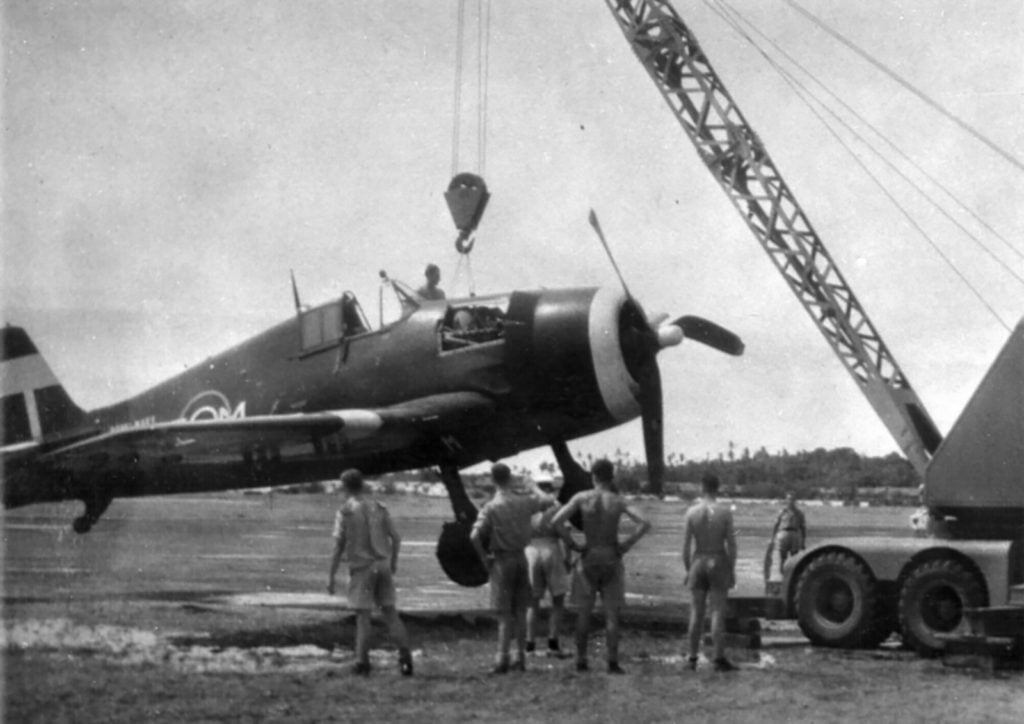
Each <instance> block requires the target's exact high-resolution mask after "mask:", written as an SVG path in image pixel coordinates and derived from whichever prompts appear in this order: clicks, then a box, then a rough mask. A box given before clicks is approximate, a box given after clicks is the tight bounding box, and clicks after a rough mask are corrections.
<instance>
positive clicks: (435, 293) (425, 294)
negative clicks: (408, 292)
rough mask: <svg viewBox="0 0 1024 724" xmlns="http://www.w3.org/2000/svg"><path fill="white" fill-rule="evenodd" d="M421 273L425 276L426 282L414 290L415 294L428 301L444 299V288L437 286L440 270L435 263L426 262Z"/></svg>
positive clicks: (439, 279)
mask: <svg viewBox="0 0 1024 724" xmlns="http://www.w3.org/2000/svg"><path fill="white" fill-rule="evenodd" d="M423 275H424V276H425V277H426V278H427V283H426V284H424V285H423V286H422V287H420V288H419V289H417V290H416V295H417V296H418V297H419V298H420V299H426V300H427V301H430V302H432V301H437V300H440V299H444V290H442V289H441V287H439V286H437V285H438V284H440V283H441V270H440V269H438V267H437V264H427V268H426V270H425V271H424V272H423Z"/></svg>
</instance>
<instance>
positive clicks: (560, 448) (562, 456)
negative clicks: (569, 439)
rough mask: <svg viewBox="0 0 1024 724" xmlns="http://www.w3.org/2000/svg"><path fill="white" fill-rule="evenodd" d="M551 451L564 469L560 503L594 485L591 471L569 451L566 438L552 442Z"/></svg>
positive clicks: (559, 497)
mask: <svg viewBox="0 0 1024 724" xmlns="http://www.w3.org/2000/svg"><path fill="white" fill-rule="evenodd" d="M551 452H553V453H554V454H555V461H556V462H557V463H558V467H559V469H561V471H562V489H561V490H560V491H559V492H558V502H559V503H561V504H562V505H565V504H566V503H568V502H569V499H570V498H571V497H572V496H574V495H576V493H579V492H582V491H584V490H590V489H591V488H592V487H594V484H593V483H592V482H591V480H590V473H588V472H587V471H586V470H584V469H583V466H582V465H580V464H579V463H578V462H576V459H575V458H574V457H573V456H572V453H571V452H569V446H568V445H566V443H565V440H559V441H557V442H553V443H551Z"/></svg>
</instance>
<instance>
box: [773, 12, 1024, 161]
mask: <svg viewBox="0 0 1024 724" xmlns="http://www.w3.org/2000/svg"><path fill="white" fill-rule="evenodd" d="M786 4H787V5H789V6H790V7H791V8H793V9H794V10H796V11H797V12H798V13H800V14H801V15H803V16H804V17H806V18H807V19H808V20H810V21H811V22H812V23H814V24H815V25H817V26H818V27H819V28H821V29H822V30H824V31H825V32H826V33H828V34H829V35H831V36H832V37H833V38H835V39H836V40H838V41H839V42H840V43H842V44H843V45H845V46H846V47H847V48H849V49H850V50H852V51H853V52H854V53H856V54H857V55H859V56H860V57H861V58H863V59H864V60H866V61H867V62H869V63H871V65H873V66H875V67H876V68H878V69H879V70H880V71H882V72H883V73H885V74H886V75H887V76H889V77H890V78H892V80H893V81H895V82H896V83H899V84H900V85H901V86H903V87H904V88H906V89H907V90H908V91H910V92H911V93H913V94H914V95H916V96H917V97H918V98H920V99H921V101H923V102H924V103H926V104H927V105H929V106H931V107H932V108H933V109H935V110H936V111H938V112H939V113H941V114H942V115H943V116H945V117H946V118H948V119H949V120H950V121H952V122H953V123H955V124H957V125H958V126H960V128H962V129H963V130H965V131H966V132H967V133H969V134H971V135H972V136H974V138H976V139H977V140H978V141H980V142H981V143H983V144H985V145H986V146H988V147H989V148H990V149H992V150H993V151H994V152H996V153H997V154H999V155H1000V156H1002V157H1003V158H1004V159H1006V161H1008V162H1009V163H1011V164H1013V165H1014V166H1016V167H1017V170H1018V171H1024V163H1022V162H1021V161H1020V160H1018V159H1017V158H1016V157H1015V156H1013V155H1012V154H1011V153H1009V152H1008V151H1006V150H1005V149H1003V148H1000V147H999V146H997V145H996V144H995V143H994V142H992V141H990V140H989V139H987V138H986V137H985V136H983V135H982V134H981V133H980V132H979V131H977V130H975V129H974V128H972V127H971V125H970V124H969V123H967V122H966V121H964V120H962V119H960V118H958V117H957V116H955V115H953V113H952V112H950V111H949V110H947V109H946V108H945V107H944V106H942V105H941V104H939V103H938V102H937V101H934V100H932V99H931V98H929V97H928V96H927V95H925V94H924V93H923V92H921V91H919V90H918V89H917V88H915V87H914V86H913V85H911V83H910V82H909V81H907V80H905V79H904V78H903V77H901V76H900V75H899V74H898V73H896V71H894V70H892V69H891V68H888V67H887V66H886V65H885V64H883V63H882V62H880V61H879V60H878V59H876V58H872V57H871V55H870V54H869V53H867V52H866V51H864V50H862V49H861V48H859V47H858V46H857V45H856V44H854V43H853V41H851V40H849V39H847V38H846V37H844V36H843V35H842V34H840V33H839V32H838V31H836V30H833V29H832V28H830V27H829V26H828V25H826V24H825V22H824V21H823V20H821V19H820V18H818V17H817V16H815V15H814V14H813V13H811V12H810V11H808V10H806V9H804V8H803V7H802V6H801V5H800V4H799V3H797V2H795V0H786Z"/></svg>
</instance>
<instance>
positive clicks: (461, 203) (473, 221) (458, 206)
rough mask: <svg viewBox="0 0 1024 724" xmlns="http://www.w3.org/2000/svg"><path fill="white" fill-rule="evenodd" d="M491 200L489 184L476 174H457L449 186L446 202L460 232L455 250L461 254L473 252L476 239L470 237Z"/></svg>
mask: <svg viewBox="0 0 1024 724" xmlns="http://www.w3.org/2000/svg"><path fill="white" fill-rule="evenodd" d="M490 198H491V195H490V193H488V191H487V184H486V183H484V180H483V179H482V178H480V177H479V176H477V175H476V174H473V173H460V174H456V175H455V176H454V177H453V178H452V180H451V182H450V183H449V184H448V190H447V191H445V193H444V200H445V201H446V202H447V203H448V210H449V211H450V212H451V215H452V221H454V222H455V228H456V229H458V230H459V236H458V238H457V239H456V240H455V248H456V249H457V250H458V252H459V253H460V254H468V253H469V252H471V251H472V250H473V245H474V244H475V243H476V239H470V238H469V235H470V234H472V233H473V232H474V231H475V230H476V227H477V225H478V224H479V223H480V217H481V216H483V214H484V209H485V208H486V207H487V201H488V200H489V199H490Z"/></svg>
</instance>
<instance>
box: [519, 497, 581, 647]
mask: <svg viewBox="0 0 1024 724" xmlns="http://www.w3.org/2000/svg"><path fill="white" fill-rule="evenodd" d="M537 488H538V489H540V491H541V492H542V493H544V494H545V495H552V494H554V486H553V485H552V484H551V483H548V482H542V483H538V484H537ZM557 510H558V509H557V508H555V507H551V508H548V509H547V510H545V511H542V512H540V513H534V514H533V519H532V520H531V521H530V524H531V526H532V527H533V537H532V538H530V545H528V546H526V563H527V567H528V568H527V570H528V573H529V575H530V589H531V591H532V592H533V602H532V604H531V606H530V608H529V609H527V611H526V651H527V653H530V652H532V651H535V650H536V644H535V643H534V639H535V636H536V631H537V614H538V612H539V611H540V603H541V600H542V599H543V598H544V595H545V594H546V593H549V592H550V594H551V615H550V616H549V617H548V656H553V657H555V658H561V655H562V647H561V645H560V644H559V641H558V631H559V630H560V629H561V626H562V614H563V612H564V611H565V594H566V593H567V592H568V591H569V575H568V572H567V571H566V555H565V538H566V537H567V536H568V532H567V531H566V530H565V527H564V526H560V527H559V528H555V527H554V526H553V525H551V518H552V517H553V516H554V515H555V513H556V512H557ZM570 540H571V538H570Z"/></svg>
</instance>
